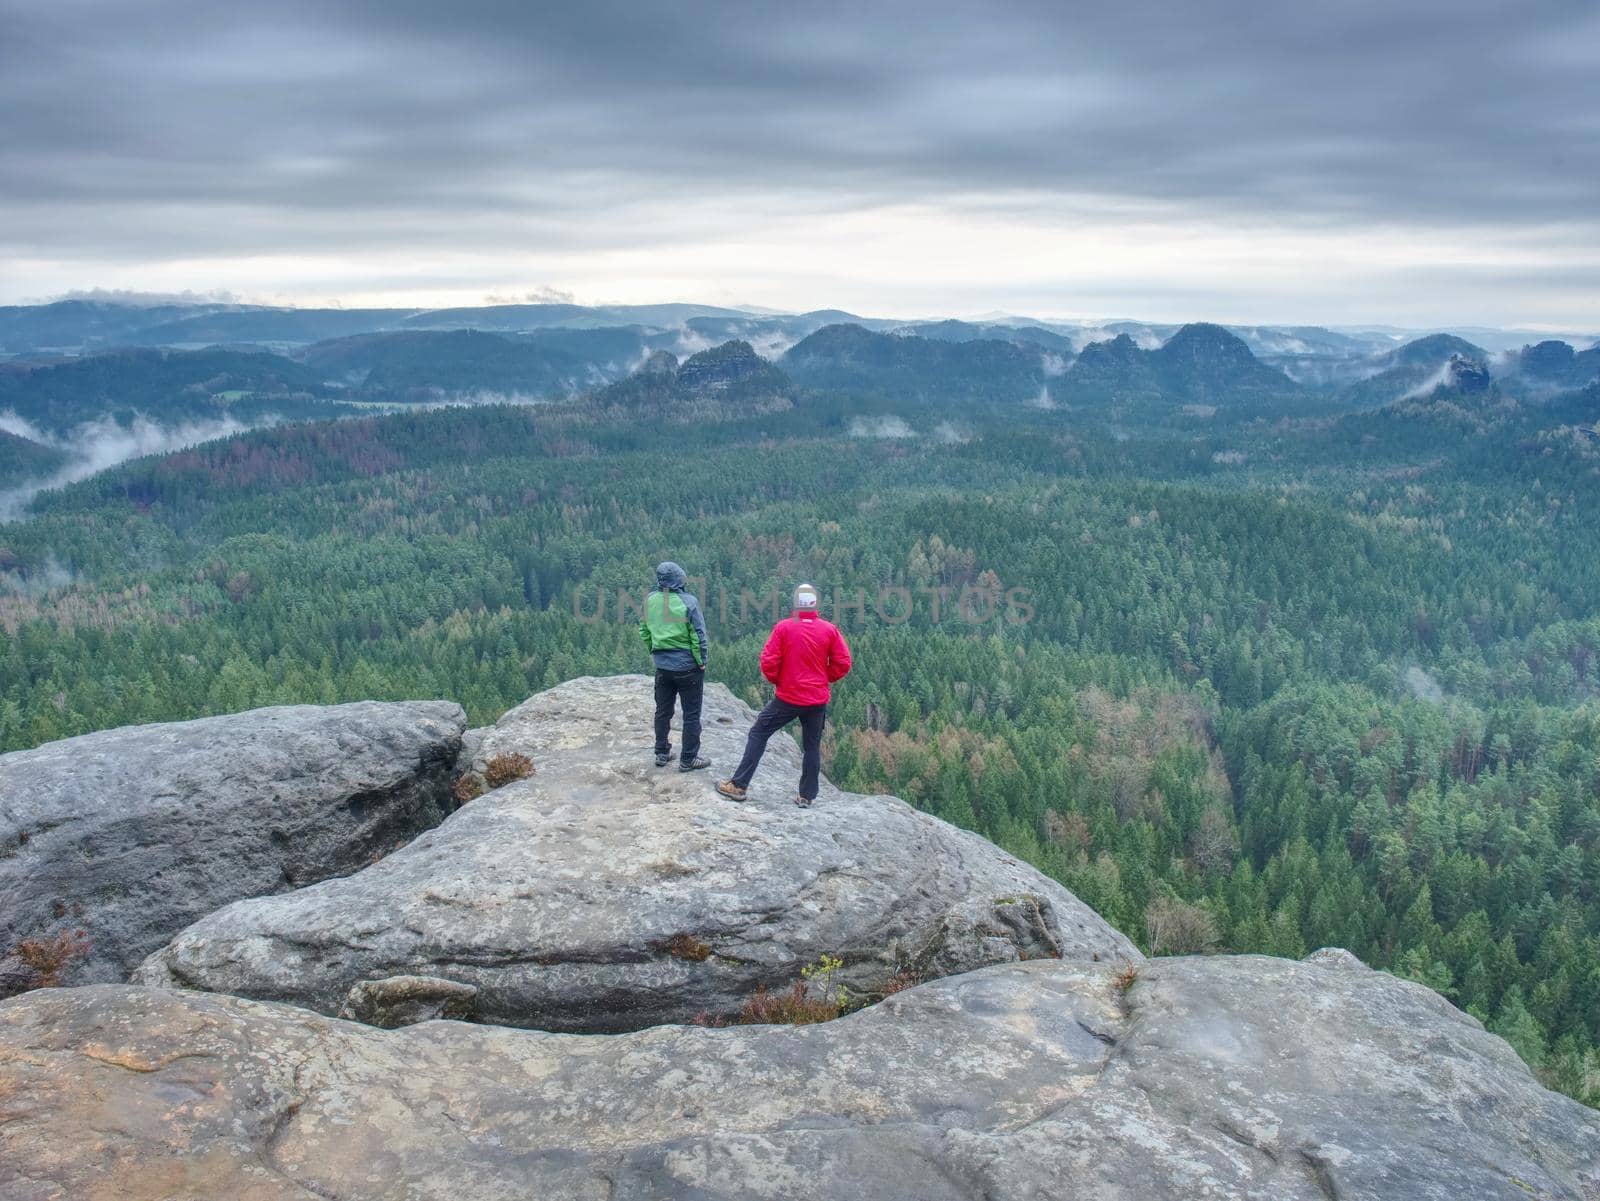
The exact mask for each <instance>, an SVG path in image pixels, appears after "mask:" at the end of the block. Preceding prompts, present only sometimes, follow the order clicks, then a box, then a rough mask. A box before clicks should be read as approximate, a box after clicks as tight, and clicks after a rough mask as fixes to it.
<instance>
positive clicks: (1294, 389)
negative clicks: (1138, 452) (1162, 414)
mask: <svg viewBox="0 0 1600 1201" xmlns="http://www.w3.org/2000/svg"><path fill="white" fill-rule="evenodd" d="M1059 390H1060V391H1061V392H1062V393H1063V394H1064V395H1065V396H1066V397H1067V399H1068V400H1069V401H1072V402H1074V403H1077V404H1094V403H1097V402H1113V403H1135V404H1138V403H1141V402H1142V403H1144V404H1161V405H1163V406H1177V405H1181V404H1189V405H1205V406H1209V407H1213V408H1219V407H1226V408H1228V409H1230V410H1232V409H1249V408H1251V407H1252V406H1257V405H1259V404H1261V403H1262V402H1264V401H1267V400H1271V399H1293V398H1294V397H1296V396H1297V395H1298V394H1299V393H1300V391H1301V388H1300V385H1298V384H1296V383H1295V382H1294V381H1293V380H1292V379H1290V378H1289V377H1288V376H1286V375H1285V374H1283V372H1281V371H1279V370H1278V369H1277V368H1275V367H1269V366H1267V365H1266V364H1265V363H1263V362H1261V361H1260V360H1259V359H1257V358H1256V357H1255V355H1253V354H1252V353H1251V352H1250V347H1249V346H1248V345H1246V344H1245V342H1244V341H1243V340H1242V339H1241V338H1239V337H1238V336H1236V335H1235V334H1232V333H1230V332H1229V331H1228V330H1226V329H1224V328H1223V327H1222V326H1220V325H1208V324H1204V323H1196V324H1191V325H1185V326H1183V327H1182V328H1181V329H1179V330H1178V331H1177V332H1176V333H1174V334H1173V335H1172V336H1171V337H1170V338H1168V339H1167V340H1166V342H1164V343H1163V344H1162V345H1161V346H1159V347H1157V348H1156V349H1154V350H1144V349H1142V348H1141V347H1140V346H1139V345H1138V344H1137V343H1136V342H1134V340H1133V339H1132V338H1131V337H1129V336H1128V335H1127V334H1125V333H1123V334H1118V335H1117V336H1116V337H1115V338H1112V339H1111V340H1110V341H1106V342H1091V343H1090V344H1089V345H1088V346H1086V347H1084V349H1083V353H1082V354H1081V355H1079V356H1078V360H1077V362H1076V363H1074V364H1073V366H1072V369H1071V370H1070V371H1068V372H1067V374H1066V375H1065V376H1064V377H1063V378H1062V380H1061V384H1060V388H1059Z"/></svg>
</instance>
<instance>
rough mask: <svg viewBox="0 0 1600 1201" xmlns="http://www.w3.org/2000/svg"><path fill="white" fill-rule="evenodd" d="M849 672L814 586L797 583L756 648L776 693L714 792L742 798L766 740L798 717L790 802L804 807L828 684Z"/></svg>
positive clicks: (815, 766) (818, 760)
mask: <svg viewBox="0 0 1600 1201" xmlns="http://www.w3.org/2000/svg"><path fill="white" fill-rule="evenodd" d="M849 672H850V648H849V647H848V646H846V645H845V641H844V635H843V634H841V633H839V629H838V627H837V626H835V625H834V624H833V623H832V622H831V621H825V620H824V619H823V618H822V616H821V614H819V613H818V612H817V590H816V589H815V588H813V587H812V586H811V585H810V584H801V585H800V587H798V588H796V589H795V590H794V615H793V616H791V617H786V618H784V619H783V620H782V621H780V622H779V623H778V624H777V625H775V626H773V627H772V636H771V637H770V638H768V639H767V645H766V647H765V649H763V650H762V652H761V674H762V675H764V676H766V677H767V679H769V680H770V681H772V683H774V684H776V685H777V695H776V696H775V697H773V698H772V699H771V700H770V701H768V702H767V707H766V708H765V709H763V710H761V712H760V713H759V714H758V715H757V716H756V720H755V723H754V724H753V725H752V726H751V727H750V734H749V736H748V737H747V738H746V739H745V744H744V758H743V759H741V760H740V761H739V766H738V768H736V769H735V770H734V773H733V778H732V779H730V780H723V781H722V782H721V783H720V784H718V785H717V791H718V792H720V793H721V794H722V795H723V796H725V797H727V798H728V799H729V800H731V801H742V800H744V799H745V797H746V795H747V794H746V792H745V789H747V788H749V787H750V779H751V777H753V776H754V775H755V774H756V768H757V766H759V765H760V763H761V756H762V754H763V753H764V752H765V751H766V749H767V740H768V739H769V738H771V737H772V736H773V735H774V734H776V733H777V732H778V731H779V730H781V729H783V727H784V726H786V725H788V724H789V723H790V722H791V721H794V720H795V718H799V719H800V733H801V739H800V741H801V747H802V754H801V762H800V791H799V793H797V794H796V796H795V798H794V803H795V804H796V805H799V806H800V807H801V808H802V809H804V808H806V807H808V806H809V805H810V804H811V802H812V801H814V800H816V799H817V775H818V773H819V772H820V771H821V770H822V725H823V722H824V721H825V720H826V718H827V714H828V700H829V699H830V696H831V688H830V686H831V685H832V684H834V683H835V682H836V681H839V680H842V679H844V677H845V676H846V675H848V674H849Z"/></svg>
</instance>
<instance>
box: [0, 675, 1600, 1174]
mask: <svg viewBox="0 0 1600 1201" xmlns="http://www.w3.org/2000/svg"><path fill="white" fill-rule="evenodd" d="M649 711H650V701H649V695H648V681H647V680H646V679H644V678H643V677H634V676H621V677H613V678H607V679H582V680H574V681H570V682H568V683H566V684H563V685H560V686H559V687H557V688H554V689H551V690H550V691H548V692H544V693H541V694H539V695H537V696H535V697H533V698H531V699H530V700H529V701H527V702H526V703H525V704H523V705H521V706H519V707H518V708H516V709H514V710H512V711H511V712H510V713H508V714H506V716H505V717H504V718H502V719H501V721H500V722H498V723H497V724H496V725H495V726H493V727H490V728H488V729H483V730H474V731H463V730H462V729H461V726H462V724H463V723H462V721H461V717H460V711H459V709H457V708H455V707H454V706H452V705H443V704H417V705H356V706H337V707H333V708H329V709H316V708H313V707H298V708H294V709H276V710H261V711H257V712H254V713H247V714H240V715H238V716H236V717H226V718H211V719H206V720H204V721H200V722H189V723H179V724H175V725H168V726H148V727H138V728H131V729H125V730H115V731H107V732H105V733H104V734H96V735H89V736H86V737H84V738H78V739H71V740H68V741H66V742H62V743H55V744H51V745H49V746H45V747H41V748H38V749H37V750H34V751H26V752H18V753H15V754H11V755H5V756H0V914H4V915H5V918H6V920H7V921H8V922H9V923H10V924H9V925H8V926H7V927H6V929H5V936H6V937H8V938H11V939H14V940H18V941H17V942H16V946H17V947H19V948H22V950H21V953H18V954H14V955H13V956H12V957H11V960H10V961H9V962H10V963H11V964H12V968H13V969H14V970H29V971H33V972H35V973H36V975H37V976H38V978H35V979H34V980H32V981H31V983H33V984H50V983H52V982H60V983H65V984H73V983H76V982H78V981H86V980H98V981H106V982H105V983H92V984H87V985H85V986H82V987H59V988H57V987H39V988H34V989H33V990H32V991H28V992H25V993H23V994H22V995H19V996H14V997H12V998H11V999H10V1000H7V1001H5V1002H3V1003H0V1196H4V1197H6V1198H7V1199H8V1201H9V1199H11V1198H17V1199H18V1201H44V1199H46V1198H51V1199H54V1198H79V1197H83V1198H89V1197H112V1196H115V1197H118V1198H124V1199H127V1201H157V1199H158V1198H159V1199H162V1201H166V1199H178V1198H182V1199H189V1201H198V1199H199V1198H214V1197H215V1198H220V1197H229V1198H233V1197H239V1198H250V1199H251V1201H289V1199H291V1198H292V1199H294V1201H307V1199H309V1198H323V1199H325V1201H326V1199H330V1198H332V1199H337V1201H347V1199H348V1201H355V1199H357V1198H360V1199H369V1198H395V1199H397V1201H398V1199H400V1198H406V1199H407V1201H415V1199H421V1198H426V1199H434V1198H437V1199H439V1201H445V1199H450V1201H455V1199H457V1198H462V1197H472V1198H494V1197H508V1198H509V1197H522V1196H538V1197H541V1198H551V1199H566V1198H574V1199H576V1198H590V1197H613V1198H623V1197H627V1198H669V1197H683V1198H701V1199H714V1198H728V1199H732V1198H741V1199H742V1198H757V1197H770V1198H778V1197H794V1196H816V1197H845V1196H851V1197H877V1198H904V1199H906V1201H911V1199H917V1201H943V1199H951V1201H954V1199H957V1198H961V1199H971V1201H978V1199H980V1198H984V1199H993V1201H1001V1199H1006V1201H1009V1199H1012V1198H1017V1199H1021V1198H1047V1197H1048V1198H1061V1199H1065V1201H1071V1199H1077V1198H1081V1199H1084V1201H1087V1199H1089V1198H1096V1199H1099V1198H1117V1197H1141V1198H1145V1197H1149V1198H1172V1199H1177V1198H1190V1197H1197V1196H1208V1197H1217V1198H1240V1199H1244V1198H1262V1199H1264V1198H1274V1199H1276V1198H1284V1199H1295V1198H1314V1199H1318V1201H1321V1199H1324V1198H1371V1199H1373V1201H1377V1199H1379V1198H1382V1199H1390V1198H1408V1199H1409V1198H1419V1199H1424V1201H1426V1199H1429V1198H1437V1199H1440V1201H1444V1199H1448V1201H1459V1199H1461V1198H1465V1197H1471V1198H1475V1199H1476V1198H1508V1199H1509V1198H1517V1199H1518V1201H1523V1199H1525V1198H1528V1197H1538V1198H1552V1199H1563V1201H1593V1199H1594V1197H1595V1196H1596V1195H1597V1193H1600V1115H1597V1114H1595V1113H1594V1112H1593V1111H1590V1110H1587V1109H1584V1108H1583V1107H1581V1106H1579V1105H1577V1104H1576V1103H1574V1102H1572V1101H1570V1100H1567V1099H1565V1098H1563V1097H1561V1096H1559V1095H1557V1094H1555V1093H1552V1092H1548V1091H1546V1090H1545V1089H1543V1088H1542V1087H1541V1086H1540V1085H1539V1084H1538V1083H1537V1082H1536V1081H1535V1079H1534V1078H1533V1076H1532V1075H1531V1074H1530V1073H1529V1071H1528V1070H1527V1068H1526V1067H1525V1066H1524V1065H1523V1064H1522V1062H1521V1061H1520V1060H1519V1059H1518V1058H1517V1056H1516V1054H1515V1053H1514V1052H1513V1051H1512V1050H1511V1049H1510V1048H1509V1047H1508V1046H1507V1045H1506V1044H1505V1043H1504V1042H1503V1041H1502V1040H1500V1039H1499V1038H1497V1037H1494V1036H1492V1035H1490V1034H1488V1033H1486V1032H1485V1031H1484V1030H1483V1028H1482V1027H1481V1026H1480V1025H1479V1023H1478V1022H1476V1021H1475V1020H1474V1019H1472V1018H1470V1017H1468V1016H1466V1015H1464V1014H1462V1013H1460V1012H1459V1011H1457V1010H1456V1009H1455V1008H1454V1007H1452V1006H1451V1005H1450V1004H1449V1003H1448V1002H1447V1001H1445V1000H1444V999H1443V998H1441V997H1440V996H1438V995H1437V994H1436V993H1433V992H1431V991H1430V990H1428V989H1426V988H1424V987H1422V986H1420V985H1417V984H1413V983H1409V982H1406V981H1402V980H1398V979H1396V978H1394V977H1392V976H1389V975H1387V974H1384V973H1379V972H1374V971H1370V970H1368V969H1367V968H1365V967H1363V966H1362V965H1361V964H1360V963H1359V962H1358V961H1356V960H1354V958H1353V957H1351V956H1349V955H1347V954H1345V953H1344V952H1340V951H1322V952H1318V953H1317V954H1315V955H1313V956H1311V957H1310V958H1309V959H1308V960H1307V961H1305V962H1303V963H1295V962H1292V961H1288V960H1280V959H1268V958H1261V957H1229V956H1213V957H1198V958H1187V959H1157V960H1144V959H1143V958H1142V957H1141V956H1140V955H1139V953H1138V951H1137V950H1136V949H1134V948H1133V946H1132V945H1131V944H1130V943H1128V941H1127V940H1126V939H1125V938H1123V937H1122V936H1121V935H1120V934H1118V933H1117V932H1116V931H1115V930H1113V929H1112V928H1110V927H1109V926H1107V925H1106V924H1105V923H1104V922H1103V921H1101V919H1099V918H1098V917H1097V916H1095V915H1094V914H1093V913H1092V912H1091V911H1089V910H1088V909H1087V908H1086V907H1084V906H1083V905H1082V904H1081V903H1080V902H1078V901H1077V899H1076V898H1074V897H1073V896H1072V895H1071V894H1070V893H1068V892H1066V890H1064V889H1062V888H1061V887H1060V886H1059V885H1057V884H1055V883H1054V882H1053V881H1050V880H1048V879H1046V878H1044V877H1043V876H1041V875H1039V873H1037V872H1035V871H1034V870H1033V869H1031V868H1029V867H1027V866H1026V865H1025V864H1022V863H1019V862H1017V861H1016V860H1014V859H1012V858H1011V857H1009V856H1007V855H1005V854H1004V853H1003V852H1001V851H1000V850H999V849H997V848H996V847H994V846H992V845H991V844H989V843H987V842H985V841H984V840H982V839H980V838H978V837H976V836H974V835H971V834H968V833H965V832H962V831H959V830H956V829H954V828H953V827H951V826H948V825H946V824H945V823H943V822H940V821H938V820H937V819H934V818H932V817H929V816H927V815H926V814H922V813H920V812H917V811H916V810H913V809H911V808H910V807H909V806H907V805H905V804H903V803H902V802H900V801H898V800H896V799H895V798H893V797H881V796H878V797H871V796H859V795H854V794H850V793H845V792H841V791H839V790H838V789H836V788H833V787H832V786H825V787H824V788H823V790H822V792H821V795H820V797H819V800H818V804H817V805H816V807H815V808H813V809H811V810H804V811H802V810H798V809H796V808H795V807H794V806H793V805H792V804H791V803H790V794H791V790H792V777H793V775H794V774H795V773H796V772H797V770H798V751H797V748H796V747H795V746H794V745H793V743H792V742H790V741H789V740H788V739H785V738H780V739H776V740H774V742H773V744H772V747H771V750H770V751H769V754H768V757H767V760H766V761H765V762H764V764H763V766H762V769H761V771H760V772H759V773H758V774H757V776H756V778H755V781H754V783H753V786H752V790H751V793H752V800H751V801H750V802H749V803H747V804H745V805H735V804H733V803H730V802H727V801H724V800H722V799H721V798H719V797H718V796H717V795H716V794H715V793H714V791H713V790H712V779H713V777H714V775H715V772H713V773H706V774H701V773H697V774H691V775H683V774H680V773H678V772H676V771H675V770H673V769H672V768H670V767H669V768H665V769H657V768H655V767H654V766H653V764H652V761H651V756H650V741H651V738H650V733H649V730H648V724H649V723H648V717H649ZM751 716H752V714H751V711H750V710H749V709H748V707H746V706H745V705H743V704H742V703H741V702H739V701H737V700H736V699H735V698H734V697H733V696H732V695H731V694H729V693H728V692H727V691H726V690H725V689H723V688H721V687H720V686H715V685H714V686H712V687H711V688H709V689H708V690H707V712H706V750H707V752H708V753H709V754H710V755H711V757H712V758H713V759H714V760H716V762H717V765H718V766H719V767H725V766H728V765H731V763H732V761H733V758H734V756H735V755H736V753H737V751H738V749H739V745H740V743H741V741H742V736H743V732H744V728H745V725H746V723H747V722H748V721H749V719H750V717H751ZM452 781H453V783H452ZM507 781H509V782H507ZM489 785H499V787H491V788H490V789H489V790H488V791H487V792H482V793H481V795H475V794H478V793H479V792H480V790H481V789H482V788H484V787H486V786H489ZM462 802H464V803H462ZM458 803H461V807H460V808H459V809H456V808H455V807H456V805H457V804H458ZM452 810H455V811H454V812H451V811H452ZM419 831H420V832H419ZM407 840H409V841H407ZM395 843H400V844H402V845H399V846H398V847H396V846H395ZM319 877H323V878H321V879H320V881H319V879H318V878H319ZM80 931H81V935H80V934H79V932H80ZM19 936H20V938H19ZM63 939H64V941H63ZM23 944H28V945H27V946H26V947H24V946H23ZM85 944H87V946H85ZM152 944H154V945H152ZM163 944H164V945H163ZM49 946H55V947H57V948H58V949H59V951H60V954H59V955H58V957H57V961H56V962H55V963H53V964H52V963H50V962H48V961H47V960H46V959H44V958H41V955H40V948H41V947H46V948H47V947H49ZM88 947H92V948H93V949H92V950H88ZM85 950H87V954H84V955H81V956H80V955H79V952H80V951H85ZM147 950H153V952H154V953H153V954H151V955H150V957H149V958H148V959H147V960H146V961H145V963H144V965H143V966H142V967H139V968H138V969H137V970H136V971H135V972H134V976H135V980H136V981H137V982H135V983H119V982H117V981H120V980H122V979H124V978H125V972H126V969H127V968H128V967H130V966H131V965H132V964H133V963H134V962H135V960H136V959H137V957H138V956H139V955H141V954H143V953H145V951H147ZM819 966H820V971H818V970H815V969H817V968H818V967H819ZM808 967H809V968H812V969H813V970H812V971H811V972H808V971H807V968H808ZM45 976H49V977H51V979H46V978H44V977H45ZM139 982H142V983H139ZM789 985H794V986H795V987H794V992H793V996H794V998H796V1003H797V1004H798V1003H800V1002H807V1003H812V1004H821V1003H822V1002H828V1006H827V1007H825V1008H827V1012H825V1013H823V1014H821V1015H820V1016H823V1017H826V1016H829V1015H830V1014H831V1013H832V1012H834V1011H836V1010H837V1009H839V1008H840V1007H841V1006H840V1004H839V1002H840V1001H841V1000H844V999H845V998H846V997H848V998H849V1003H848V1004H846V1005H844V1006H843V1008H846V1009H856V1011H855V1012H850V1013H848V1014H847V1015H846V1016H844V1017H841V1018H838V1019H837V1020H832V1021H824V1022H820V1023H818V1024H812V1025H803V1026H797V1025H786V1024H776V1025H775V1024H745V1023H747V1022H751V1021H756V1022H760V1021H761V1020H762V1019H764V1018H765V1019H767V1020H768V1021H769V1022H770V1019H771V1018H773V1017H774V1016H782V1015H781V1014H775V1013H773V1012H772V1011H771V1010H770V1009H766V1010H763V1009H760V1008H753V1007H752V1005H751V1001H752V998H757V999H759V998H769V999H770V998H771V997H773V996H776V995H778V994H777V993H775V992H773V991H772V990H775V989H780V988H784V987H786V986H789ZM174 986H176V987H174ZM841 988H843V989H845V990H847V992H846V993H844V994H841V993H840V991H839V990H840V989H841ZM230 994H231V995H230ZM863 1002H864V1003H866V1004H865V1005H864V1007H860V1008H857V1006H858V1005H859V1004H860V1003H863ZM319 1011H320V1012H319ZM334 1014H343V1015H344V1017H345V1018H347V1019H348V1018H356V1019H360V1020H359V1021H357V1020H341V1018H340V1017H336V1016H333V1015H334ZM438 1016H443V1017H446V1018H450V1019H457V1020H425V1019H429V1018H433V1017H438ZM812 1016H818V1015H816V1014H814V1013H813V1014H812ZM691 1017H694V1018H698V1024H682V1023H685V1022H687V1020H688V1019H689V1018H691ZM726 1023H732V1024H731V1025H725V1024H726ZM396 1025H398V1026H404V1027H405V1028H403V1029H379V1028H377V1027H380V1026H396ZM517 1026H523V1027H532V1028H530V1029H516V1028H514V1027H517ZM551 1031H565V1032H567V1033H551Z"/></svg>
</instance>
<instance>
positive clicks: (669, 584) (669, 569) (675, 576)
mask: <svg viewBox="0 0 1600 1201" xmlns="http://www.w3.org/2000/svg"><path fill="white" fill-rule="evenodd" d="M688 579H689V577H688V576H686V575H684V573H683V568H681V567H679V566H678V565H677V564H676V563H674V562H673V561H672V560H671V559H668V560H667V561H666V562H665V563H662V564H660V565H659V566H658V567H657V568H656V587H657V588H660V589H662V590H663V591H665V592H682V591H683V586H684V584H686V583H687V582H688Z"/></svg>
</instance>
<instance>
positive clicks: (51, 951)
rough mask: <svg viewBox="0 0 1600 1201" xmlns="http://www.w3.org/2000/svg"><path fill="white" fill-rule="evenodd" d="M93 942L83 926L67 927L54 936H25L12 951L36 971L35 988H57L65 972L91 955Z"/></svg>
mask: <svg viewBox="0 0 1600 1201" xmlns="http://www.w3.org/2000/svg"><path fill="white" fill-rule="evenodd" d="M89 946H90V943H89V936H88V935H87V934H85V933H84V932H83V931H82V930H63V931H61V933H59V934H57V935H56V936H55V937H54V938H24V939H23V940H22V941H21V942H19V943H18V944H17V945H16V946H15V947H13V948H12V951H11V953H12V954H13V955H15V956H16V957H17V958H18V959H20V960H21V961H22V964H23V966H24V967H26V968H27V969H28V971H30V972H31V973H33V985H32V986H33V987H34V988H55V987H57V986H58V985H59V984H60V983H61V973H62V972H64V971H65V970H66V969H67V968H68V967H69V966H70V965H72V964H73V963H76V962H77V961H78V960H80V959H82V958H83V957H84V956H85V955H87V954H88V953H89Z"/></svg>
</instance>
